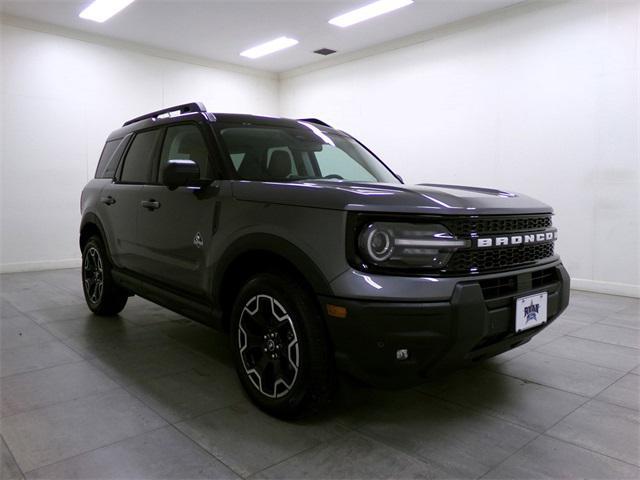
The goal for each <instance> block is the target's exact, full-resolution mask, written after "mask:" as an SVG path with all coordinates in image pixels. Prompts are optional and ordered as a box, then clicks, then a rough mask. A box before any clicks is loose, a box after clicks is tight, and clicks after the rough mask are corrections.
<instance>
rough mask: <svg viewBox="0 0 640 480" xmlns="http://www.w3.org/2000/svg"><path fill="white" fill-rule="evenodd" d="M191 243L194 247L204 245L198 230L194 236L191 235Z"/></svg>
mask: <svg viewBox="0 0 640 480" xmlns="http://www.w3.org/2000/svg"><path fill="white" fill-rule="evenodd" d="M193 244H194V245H195V247H196V248H202V246H203V245H204V240H202V235H200V232H198V233H196V236H195V237H193Z"/></svg>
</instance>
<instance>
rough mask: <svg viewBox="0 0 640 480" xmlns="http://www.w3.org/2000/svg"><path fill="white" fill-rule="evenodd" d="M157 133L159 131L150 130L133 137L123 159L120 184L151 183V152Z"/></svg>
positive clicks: (154, 145) (153, 148)
mask: <svg viewBox="0 0 640 480" xmlns="http://www.w3.org/2000/svg"><path fill="white" fill-rule="evenodd" d="M159 133H160V131H159V130H150V131H147V132H142V133H139V134H137V135H136V136H135V138H134V139H133V142H132V143H131V147H130V148H129V151H128V152H127V156H126V157H125V159H124V166H123V167H122V174H121V175H120V181H121V182H124V183H151V172H152V168H153V152H154V150H155V147H156V143H157V140H158V135H159Z"/></svg>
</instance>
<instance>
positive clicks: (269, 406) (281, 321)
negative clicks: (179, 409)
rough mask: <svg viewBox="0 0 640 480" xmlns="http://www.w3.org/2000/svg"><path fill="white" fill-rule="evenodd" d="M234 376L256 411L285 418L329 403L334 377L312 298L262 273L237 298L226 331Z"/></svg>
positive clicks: (288, 281)
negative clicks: (231, 351) (230, 347)
mask: <svg viewBox="0 0 640 480" xmlns="http://www.w3.org/2000/svg"><path fill="white" fill-rule="evenodd" d="M231 333H232V334H231V340H232V349H233V352H234V360H235V364H236V369H237V371H238V375H239V377H240V380H241V382H242V385H243V386H244V388H245V389H246V391H247V393H248V394H249V396H250V397H251V399H252V400H253V402H254V403H255V404H256V405H258V406H259V407H260V408H261V409H263V410H265V411H266V412H268V413H270V414H272V415H275V416H278V417H284V418H292V417H298V416H300V415H302V414H305V413H309V412H311V411H313V410H317V409H318V408H319V406H320V405H321V404H323V403H325V402H326V401H328V400H329V398H330V394H331V391H332V386H333V381H334V376H333V375H332V374H333V371H332V361H331V355H330V349H329V345H328V342H327V337H326V334H325V332H324V328H323V324H322V322H321V319H320V315H319V313H318V309H317V307H316V305H315V302H314V300H313V297H312V296H311V295H310V294H309V292H307V290H306V289H304V288H302V287H301V286H300V285H298V284H297V283H296V282H295V281H293V280H292V279H289V278H286V277H283V276H280V275H275V274H270V273H263V274H259V275H256V276H254V277H253V278H251V279H250V280H249V281H248V282H247V283H246V284H245V286H244V287H243V288H242V290H241V291H240V293H239V294H238V297H237V298H236V301H235V304H234V308H233V313H232V325H231Z"/></svg>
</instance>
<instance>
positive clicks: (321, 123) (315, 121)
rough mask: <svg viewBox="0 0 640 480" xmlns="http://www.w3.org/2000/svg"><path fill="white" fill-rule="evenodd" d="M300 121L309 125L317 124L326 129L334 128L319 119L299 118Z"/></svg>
mask: <svg viewBox="0 0 640 480" xmlns="http://www.w3.org/2000/svg"><path fill="white" fill-rule="evenodd" d="M298 121H299V122H307V123H315V124H317V125H324V126H325V127H329V128H333V127H332V126H331V125H329V124H328V123H327V122H323V121H322V120H319V119H317V118H299V119H298Z"/></svg>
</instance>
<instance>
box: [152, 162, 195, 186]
mask: <svg viewBox="0 0 640 480" xmlns="http://www.w3.org/2000/svg"><path fill="white" fill-rule="evenodd" d="M162 183H163V185H165V186H166V187H167V188H169V190H175V189H176V188H178V187H201V186H202V182H201V180H200V166H199V165H198V164H197V163H196V162H194V161H193V160H169V161H168V162H167V163H166V164H165V165H164V167H163V168H162Z"/></svg>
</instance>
